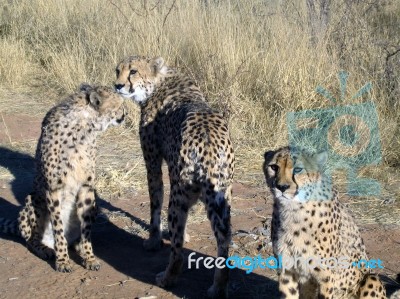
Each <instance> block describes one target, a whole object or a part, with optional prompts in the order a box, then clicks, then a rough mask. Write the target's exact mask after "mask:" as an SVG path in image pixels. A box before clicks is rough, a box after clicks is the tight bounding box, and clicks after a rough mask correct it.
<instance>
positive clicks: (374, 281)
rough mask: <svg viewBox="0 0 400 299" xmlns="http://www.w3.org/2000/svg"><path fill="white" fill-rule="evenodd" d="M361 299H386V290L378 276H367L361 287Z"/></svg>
mask: <svg viewBox="0 0 400 299" xmlns="http://www.w3.org/2000/svg"><path fill="white" fill-rule="evenodd" d="M359 293H360V296H359V298H360V299H371V298H375V299H377V298H378V299H386V298H387V297H386V290H385V287H384V286H383V284H382V282H381V281H380V279H379V278H378V276H377V275H366V277H365V278H364V281H363V282H362V283H361V287H360V291H359Z"/></svg>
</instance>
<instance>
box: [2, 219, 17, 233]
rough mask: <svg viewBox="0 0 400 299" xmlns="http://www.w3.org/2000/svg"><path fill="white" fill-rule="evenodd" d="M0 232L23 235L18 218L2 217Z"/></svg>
mask: <svg viewBox="0 0 400 299" xmlns="http://www.w3.org/2000/svg"><path fill="white" fill-rule="evenodd" d="M0 232H2V233H5V234H8V235H14V236H21V233H20V231H19V227H18V220H17V219H15V220H10V219H6V218H0Z"/></svg>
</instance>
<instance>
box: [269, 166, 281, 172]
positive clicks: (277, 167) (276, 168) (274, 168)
mask: <svg viewBox="0 0 400 299" xmlns="http://www.w3.org/2000/svg"><path fill="white" fill-rule="evenodd" d="M269 167H271V169H272V170H273V171H275V172H277V171H278V169H279V166H278V165H276V164H272V165H270V166H269Z"/></svg>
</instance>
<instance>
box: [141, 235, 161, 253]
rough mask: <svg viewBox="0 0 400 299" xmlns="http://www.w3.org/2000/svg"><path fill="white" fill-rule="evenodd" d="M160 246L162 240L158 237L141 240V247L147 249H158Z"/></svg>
mask: <svg viewBox="0 0 400 299" xmlns="http://www.w3.org/2000/svg"><path fill="white" fill-rule="evenodd" d="M162 246H163V241H162V240H161V239H160V238H149V239H147V240H144V241H143V247H144V249H146V250H148V251H155V250H159V249H161V247H162Z"/></svg>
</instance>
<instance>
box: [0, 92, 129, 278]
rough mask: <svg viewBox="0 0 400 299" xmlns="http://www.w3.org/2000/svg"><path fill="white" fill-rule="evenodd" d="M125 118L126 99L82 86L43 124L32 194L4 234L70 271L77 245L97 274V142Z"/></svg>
mask: <svg viewBox="0 0 400 299" xmlns="http://www.w3.org/2000/svg"><path fill="white" fill-rule="evenodd" d="M124 117H125V110H124V107H123V98H122V97H121V96H120V95H118V94H117V93H115V92H114V90H113V89H112V88H109V87H103V86H90V85H87V84H83V85H81V87H80V91H79V92H78V93H75V94H73V95H71V96H69V97H67V98H66V99H65V100H63V101H62V102H60V103H59V104H58V105H56V106H55V107H53V108H52V109H51V110H50V111H49V112H48V113H47V114H46V116H45V118H44V120H43V122H42V130H41V136H40V139H39V142H38V145H37V150H36V176H35V180H34V187H33V192H32V193H31V194H30V195H28V196H27V198H26V200H25V201H26V202H25V206H24V207H23V209H22V210H21V211H20V213H19V218H18V220H6V219H1V220H0V231H3V232H6V233H15V234H18V235H20V236H22V237H23V238H24V239H25V240H26V242H27V246H28V248H29V249H30V250H32V251H33V252H34V253H35V254H36V255H37V256H39V257H41V258H43V259H49V258H52V257H54V255H55V258H56V261H55V269H56V270H57V271H59V272H71V270H72V268H71V265H70V262H69V256H68V248H67V247H68V246H69V245H76V248H77V249H78V252H79V254H80V255H81V256H82V258H83V264H84V266H85V267H86V268H87V269H90V270H99V268H100V263H99V262H98V261H97V260H96V258H95V256H94V255H93V250H92V244H91V239H90V233H91V226H92V222H93V218H94V217H95V215H96V204H95V197H94V180H95V158H96V139H97V136H98V134H99V133H100V132H102V131H104V130H106V129H107V127H109V126H110V125H118V124H120V123H122V121H123V120H124Z"/></svg>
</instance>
